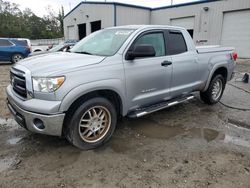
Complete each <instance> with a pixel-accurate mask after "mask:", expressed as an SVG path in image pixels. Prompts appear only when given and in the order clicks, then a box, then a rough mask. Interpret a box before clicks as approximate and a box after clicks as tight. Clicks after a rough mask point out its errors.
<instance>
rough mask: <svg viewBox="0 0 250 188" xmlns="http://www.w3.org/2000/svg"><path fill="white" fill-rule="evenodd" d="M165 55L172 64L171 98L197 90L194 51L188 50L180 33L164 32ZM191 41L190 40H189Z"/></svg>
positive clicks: (197, 68) (195, 54)
mask: <svg viewBox="0 0 250 188" xmlns="http://www.w3.org/2000/svg"><path fill="white" fill-rule="evenodd" d="M166 38H167V42H166V48H167V55H169V56H171V59H172V63H173V76H172V82H171V97H172V98H173V97H177V96H181V95H185V94H187V93H190V92H192V91H193V90H195V89H197V87H198V86H199V84H200V82H198V70H199V64H198V62H197V53H196V51H195V50H189V49H188V46H187V43H186V40H185V38H184V35H183V33H182V31H180V30H167V31H166ZM190 40H191V38H190Z"/></svg>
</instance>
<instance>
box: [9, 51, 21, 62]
mask: <svg viewBox="0 0 250 188" xmlns="http://www.w3.org/2000/svg"><path fill="white" fill-rule="evenodd" d="M22 59H23V55H22V54H19V53H16V54H13V55H12V56H11V62H12V63H17V62H18V61H20V60H22Z"/></svg>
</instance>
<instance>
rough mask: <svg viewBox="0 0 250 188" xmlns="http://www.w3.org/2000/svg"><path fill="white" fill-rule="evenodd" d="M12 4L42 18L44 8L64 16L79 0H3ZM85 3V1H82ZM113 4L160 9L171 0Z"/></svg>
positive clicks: (176, 0) (124, 0) (129, 0)
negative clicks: (62, 11) (62, 13)
mask: <svg viewBox="0 0 250 188" xmlns="http://www.w3.org/2000/svg"><path fill="white" fill-rule="evenodd" d="M5 1H9V2H12V3H16V4H19V5H20V9H21V10H24V9H25V8H30V9H31V10H32V12H34V13H35V14H36V15H37V16H40V17H42V16H43V15H45V14H46V8H45V7H48V6H51V7H52V9H53V10H54V11H56V12H58V11H59V9H60V7H61V6H63V7H64V11H65V14H67V13H68V12H69V11H70V10H71V9H73V8H74V7H75V6H76V5H77V4H78V3H80V2H81V0H5ZM82 1H85V0H82ZM87 1H102V2H104V1H105V0H87ZM106 1H107V2H114V0H106ZM191 1H197V0H173V3H174V4H179V3H185V2H191ZM115 2H121V3H127V4H134V5H142V6H147V7H152V8H155V7H160V6H164V5H165V6H166V5H170V4H171V0H115Z"/></svg>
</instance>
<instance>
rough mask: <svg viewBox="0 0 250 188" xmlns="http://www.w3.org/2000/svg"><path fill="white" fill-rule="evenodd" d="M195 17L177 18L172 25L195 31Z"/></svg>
mask: <svg viewBox="0 0 250 188" xmlns="http://www.w3.org/2000/svg"><path fill="white" fill-rule="evenodd" d="M194 19H195V17H194V16H192V17H185V18H175V19H171V20H170V25H172V26H178V27H184V28H185V29H194Z"/></svg>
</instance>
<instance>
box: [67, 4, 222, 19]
mask: <svg viewBox="0 0 250 188" xmlns="http://www.w3.org/2000/svg"><path fill="white" fill-rule="evenodd" d="M216 1H222V0H200V1H194V2H189V3H182V4H176V5H168V6H162V7H157V8H150V7H145V6H140V5H132V4H126V3H120V2H100V1H82V2H80V3H79V4H78V5H76V6H75V7H74V8H73V9H72V10H71V11H69V12H68V13H67V14H66V15H65V16H64V18H66V17H67V16H68V15H70V14H71V13H72V12H73V11H74V10H75V9H77V8H78V7H79V6H80V5H82V4H104V5H114V6H115V5H116V6H124V7H132V8H139V9H145V10H150V11H155V10H161V9H169V8H176V7H182V6H189V5H196V4H202V3H210V2H216Z"/></svg>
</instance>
